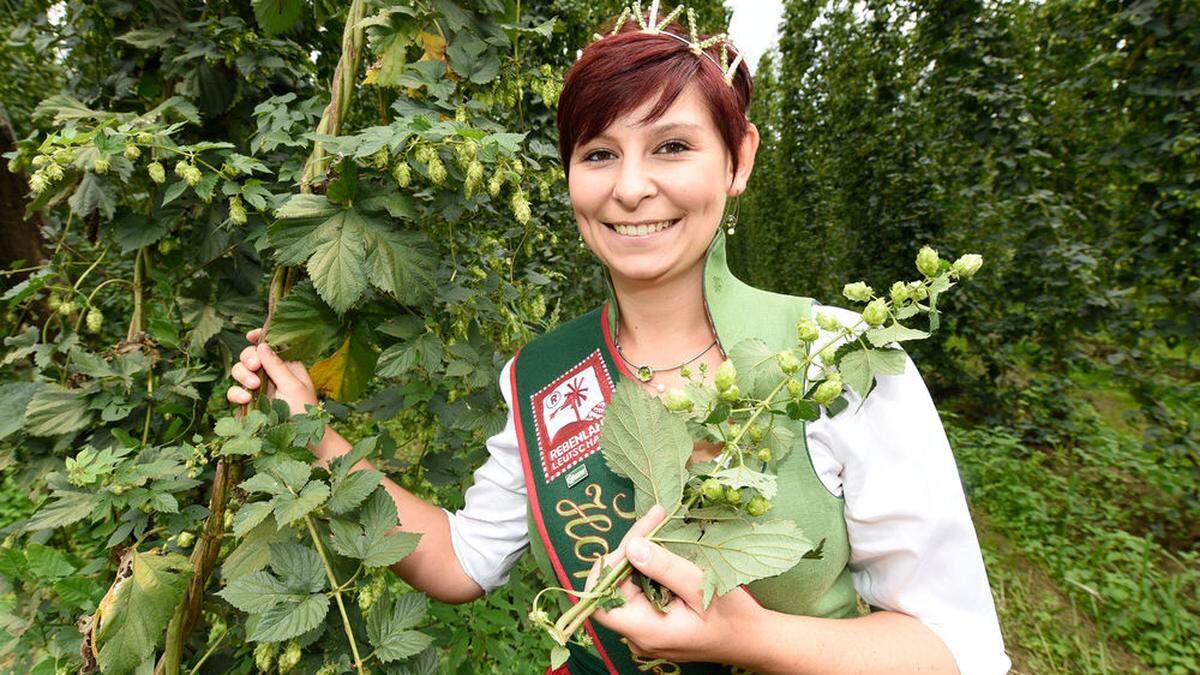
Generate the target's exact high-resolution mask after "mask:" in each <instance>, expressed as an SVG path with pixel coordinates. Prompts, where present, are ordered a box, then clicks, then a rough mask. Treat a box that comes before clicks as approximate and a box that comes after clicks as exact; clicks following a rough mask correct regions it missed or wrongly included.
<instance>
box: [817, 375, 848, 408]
mask: <svg viewBox="0 0 1200 675" xmlns="http://www.w3.org/2000/svg"><path fill="white" fill-rule="evenodd" d="M841 395H842V377H841V376H840V375H830V376H829V377H828V378H826V379H825V381H824V382H822V383H821V384H819V385H817V388H816V390H815V391H813V395H812V398H813V401H815V402H817V403H819V404H820V405H828V404H829V403H832V402H833V400H834V399H835V398H837V397H838V396H841Z"/></svg>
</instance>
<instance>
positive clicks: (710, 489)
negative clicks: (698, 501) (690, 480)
mask: <svg viewBox="0 0 1200 675" xmlns="http://www.w3.org/2000/svg"><path fill="white" fill-rule="evenodd" d="M700 494H702V495H704V498H705V499H707V500H708V501H710V502H719V501H721V500H722V499H724V498H725V487H724V486H722V485H721V481H719V480H717V479H716V478H706V479H705V480H704V482H703V483H701V484H700Z"/></svg>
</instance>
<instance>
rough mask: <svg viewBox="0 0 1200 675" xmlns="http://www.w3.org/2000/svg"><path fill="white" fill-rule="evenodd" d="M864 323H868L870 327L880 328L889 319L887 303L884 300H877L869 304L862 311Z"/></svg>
mask: <svg viewBox="0 0 1200 675" xmlns="http://www.w3.org/2000/svg"><path fill="white" fill-rule="evenodd" d="M862 318H863V321H866V322H867V325H868V326H879V325H882V324H883V322H884V321H887V318H888V305H887V301H886V300H884V299H883V298H876V299H874V300H872V301H871V302H868V303H867V306H866V307H863V311H862Z"/></svg>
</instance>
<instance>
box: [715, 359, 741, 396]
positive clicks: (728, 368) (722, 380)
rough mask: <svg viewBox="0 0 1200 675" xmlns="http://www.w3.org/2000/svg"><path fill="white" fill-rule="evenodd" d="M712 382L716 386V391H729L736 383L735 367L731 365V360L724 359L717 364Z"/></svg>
mask: <svg viewBox="0 0 1200 675" xmlns="http://www.w3.org/2000/svg"><path fill="white" fill-rule="evenodd" d="M713 378H714V380H713V384H715V385H716V386H717V391H721V392H724V391H729V390H730V389H732V388H733V387H736V386H737V384H736V382H737V367H736V366H734V365H733V361H730V360H729V359H726V360H724V361H722V362H721V365H719V366H717V372H716V373H714V374H713Z"/></svg>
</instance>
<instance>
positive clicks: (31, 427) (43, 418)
mask: <svg viewBox="0 0 1200 675" xmlns="http://www.w3.org/2000/svg"><path fill="white" fill-rule="evenodd" d="M90 398H91V397H90V394H89V392H88V391H86V390H83V389H68V388H67V387H64V386H62V385H58V384H47V385H44V386H43V387H42V388H41V389H39V390H38V391H37V392H36V393H35V394H34V395H33V397H32V398H31V399H30V400H29V405H27V406H26V407H25V433H27V434H29V435H30V436H62V435H64V434H69V433H71V432H74V431H79V430H80V429H85V428H87V426H88V425H89V424H91V422H92V413H91V411H90V410H89V409H88V401H89V400H90Z"/></svg>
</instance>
